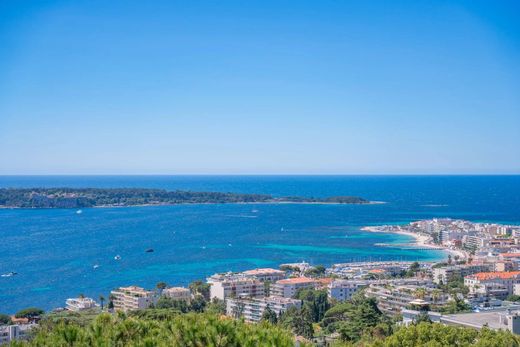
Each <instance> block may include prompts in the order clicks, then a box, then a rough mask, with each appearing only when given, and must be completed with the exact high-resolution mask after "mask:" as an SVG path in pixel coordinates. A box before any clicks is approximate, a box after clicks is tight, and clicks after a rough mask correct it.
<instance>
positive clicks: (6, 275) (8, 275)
mask: <svg viewBox="0 0 520 347" xmlns="http://www.w3.org/2000/svg"><path fill="white" fill-rule="evenodd" d="M15 275H18V274H17V273H16V272H14V271H11V272H8V273H6V274H2V275H1V276H2V277H13V276H15Z"/></svg>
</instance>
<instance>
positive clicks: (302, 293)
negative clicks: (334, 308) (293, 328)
mask: <svg viewBox="0 0 520 347" xmlns="http://www.w3.org/2000/svg"><path fill="white" fill-rule="evenodd" d="M296 299H300V300H303V305H304V307H306V308H307V309H308V310H309V312H310V313H311V317H312V321H313V322H315V323H317V322H320V321H321V320H322V319H323V316H324V315H325V312H327V310H328V309H329V308H330V304H329V301H328V296H327V291H326V290H315V289H301V290H299V291H298V292H297V293H296Z"/></svg>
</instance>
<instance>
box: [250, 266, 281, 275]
mask: <svg viewBox="0 0 520 347" xmlns="http://www.w3.org/2000/svg"><path fill="white" fill-rule="evenodd" d="M242 273H243V274H245V275H250V276H255V275H268V274H285V271H282V270H276V269H271V268H262V269H254V270H247V271H244V272H242Z"/></svg>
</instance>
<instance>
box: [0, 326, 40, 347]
mask: <svg viewBox="0 0 520 347" xmlns="http://www.w3.org/2000/svg"><path fill="white" fill-rule="evenodd" d="M36 326H37V324H34V323H30V324H13V325H0V345H3V344H8V343H10V342H12V341H14V340H23V339H25V338H27V337H28V335H27V334H28V332H29V330H31V329H32V328H34V327H36Z"/></svg>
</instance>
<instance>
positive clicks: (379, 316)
mask: <svg viewBox="0 0 520 347" xmlns="http://www.w3.org/2000/svg"><path fill="white" fill-rule="evenodd" d="M321 326H322V327H323V328H324V329H325V330H326V331H327V332H329V333H333V332H339V333H340V335H341V339H342V340H343V341H350V342H356V341H359V340H360V339H361V338H362V336H363V335H370V334H373V333H374V330H375V329H376V327H377V331H376V333H377V334H382V335H383V336H386V335H387V334H389V333H390V332H391V330H392V329H391V322H390V321H389V319H388V318H387V317H386V316H384V315H383V313H382V312H381V311H380V310H379V309H378V308H377V304H376V301H375V299H374V298H366V297H365V296H364V295H363V294H355V295H354V296H353V298H352V300H350V301H346V302H343V303H340V304H337V305H336V306H334V307H332V308H331V309H329V310H328V311H327V312H326V313H325V316H324V318H323V321H322V322H321Z"/></svg>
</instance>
